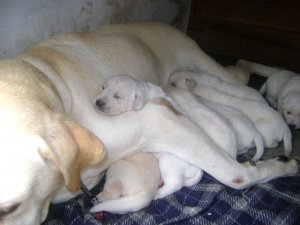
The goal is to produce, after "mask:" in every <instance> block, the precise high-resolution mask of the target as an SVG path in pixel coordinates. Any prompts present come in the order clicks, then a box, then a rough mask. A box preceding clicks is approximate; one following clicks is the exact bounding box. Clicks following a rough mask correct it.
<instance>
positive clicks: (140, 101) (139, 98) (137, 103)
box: [132, 94, 145, 111]
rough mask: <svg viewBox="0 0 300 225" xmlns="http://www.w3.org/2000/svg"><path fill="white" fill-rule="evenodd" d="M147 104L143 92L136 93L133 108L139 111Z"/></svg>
mask: <svg viewBox="0 0 300 225" xmlns="http://www.w3.org/2000/svg"><path fill="white" fill-rule="evenodd" d="M144 104H145V99H144V97H143V95H142V94H135V95H134V100H133V104H132V109H133V110H134V111H139V110H141V109H142V108H143V106H144Z"/></svg>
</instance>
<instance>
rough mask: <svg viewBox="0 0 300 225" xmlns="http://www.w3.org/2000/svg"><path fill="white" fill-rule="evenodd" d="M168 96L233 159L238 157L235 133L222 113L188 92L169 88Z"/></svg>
mask: <svg viewBox="0 0 300 225" xmlns="http://www.w3.org/2000/svg"><path fill="white" fill-rule="evenodd" d="M166 92H167V94H168V95H169V96H170V97H171V98H173V99H174V100H175V101H176V102H177V104H178V107H179V108H180V109H181V111H182V112H183V114H184V115H185V116H187V117H188V118H189V119H191V120H192V121H193V122H194V123H196V125H197V126H199V127H200V128H201V129H202V130H203V131H204V132H205V133H206V134H207V135H208V136H209V137H210V138H211V140H212V141H213V142H214V144H217V145H218V146H219V147H220V148H221V149H223V150H224V151H226V152H227V153H228V154H229V155H230V156H231V157H232V158H234V159H235V158H236V155H237V141H236V137H235V132H234V130H233V128H232V126H231V124H230V123H229V122H228V120H227V119H226V118H225V117H224V116H223V115H222V114H220V113H218V112H216V111H214V110H211V109H210V108H209V107H207V106H206V105H205V104H203V103H202V102H201V101H200V100H199V99H197V98H196V97H195V96H194V95H193V94H192V93H190V92H189V91H188V90H184V89H181V88H169V89H167V90H166Z"/></svg>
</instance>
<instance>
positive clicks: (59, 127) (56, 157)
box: [39, 114, 105, 192]
mask: <svg viewBox="0 0 300 225" xmlns="http://www.w3.org/2000/svg"><path fill="white" fill-rule="evenodd" d="M46 123H47V124H46V130H45V134H44V137H43V139H44V140H45V141H44V143H43V144H41V145H40V147H39V153H40V154H41V156H42V157H43V158H44V159H45V161H47V162H50V163H52V164H54V165H55V166H56V167H57V168H58V169H59V170H60V172H61V173H62V175H63V178H64V181H65V185H66V186H67V188H68V189H69V191H72V192H75V191H78V190H79V188H80V172H81V170H82V169H84V168H85V167H87V166H89V165H94V164H96V163H98V162H100V160H102V159H103V157H104V155H105V154H104V148H103V144H102V142H101V141H100V140H99V139H98V138H97V137H96V136H95V135H93V134H92V133H91V132H89V131H88V130H87V129H85V128H83V127H81V126H80V125H79V124H77V123H75V122H74V121H72V120H71V119H69V118H67V117H65V116H63V115H61V114H53V116H51V118H50V119H49V121H46Z"/></svg>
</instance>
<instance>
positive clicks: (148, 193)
mask: <svg viewBox="0 0 300 225" xmlns="http://www.w3.org/2000/svg"><path fill="white" fill-rule="evenodd" d="M159 182H160V172H159V169H158V163H157V159H156V158H155V157H154V156H153V154H151V153H142V152H141V153H137V154H135V155H133V156H130V157H126V158H124V159H121V160H119V161H117V162H116V163H114V164H113V165H111V166H110V168H109V169H108V170H107V172H106V180H105V185H104V189H103V191H102V192H101V193H99V194H98V195H97V196H96V197H95V198H94V205H95V206H94V207H93V208H92V209H91V212H98V211H105V212H112V213H118V214H124V213H127V212H133V211H138V210H140V209H142V208H144V207H146V206H148V205H149V204H150V202H151V201H152V200H153V199H154V196H155V194H156V192H157V189H158V186H159Z"/></svg>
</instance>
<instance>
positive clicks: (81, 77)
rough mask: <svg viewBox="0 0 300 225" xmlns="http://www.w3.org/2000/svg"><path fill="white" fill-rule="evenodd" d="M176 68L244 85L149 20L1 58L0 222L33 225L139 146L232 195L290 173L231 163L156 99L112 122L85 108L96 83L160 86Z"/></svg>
mask: <svg viewBox="0 0 300 225" xmlns="http://www.w3.org/2000/svg"><path fill="white" fill-rule="evenodd" d="M178 43H180V45H179V44H178ZM179 70H193V71H202V72H210V73H212V74H216V75H218V76H220V77H222V78H223V79H224V80H231V81H232V82H237V83H246V82H247V80H248V77H247V76H244V75H243V74H239V75H237V74H230V73H229V72H228V71H227V70H226V69H225V68H224V67H222V66H221V65H219V64H218V63H216V62H215V61H214V60H213V59H211V58H210V57H209V56H207V55H206V54H205V53H204V52H202V51H201V49H200V48H199V47H198V46H197V45H196V43H195V42H194V41H192V40H191V39H190V38H188V37H187V36H186V35H185V34H183V33H182V32H179V31H178V30H176V29H174V28H172V27H170V26H167V25H163V24H157V23H136V24H134V23H133V24H130V23H129V24H114V25H108V26H105V27H103V28H101V29H100V30H98V31H95V32H91V33H80V34H74V33H73V34H63V35H59V36H56V37H53V38H51V39H49V40H47V41H44V42H42V43H40V44H38V45H36V46H35V47H33V48H31V49H29V50H28V51H27V52H25V53H24V54H22V55H19V56H17V57H15V58H11V59H7V60H1V61H0V86H1V88H0V89H1V92H0V102H1V104H0V115H1V116H0V137H1V138H0V139H1V141H0V177H1V179H2V180H1V185H0V211H1V213H2V214H1V216H2V217H1V222H2V224H5V225H7V224H14V225H19V224H20V225H28V224H39V223H41V222H42V221H44V220H45V218H46V216H47V213H48V206H49V204H50V202H52V203H57V202H62V201H65V200H68V199H70V198H72V197H75V196H77V195H78V194H80V193H81V192H80V191H76V190H78V188H79V184H80V182H79V178H80V179H81V180H82V181H83V183H85V185H86V186H87V188H88V189H91V188H92V187H93V186H94V185H95V184H97V183H98V182H99V180H100V179H101V174H102V173H103V172H104V171H105V170H106V169H107V168H109V167H110V166H111V165H112V164H113V163H114V162H116V161H118V160H120V159H122V158H124V157H126V156H129V155H132V154H134V153H137V152H139V151H142V150H143V151H148V152H167V153H169V154H172V155H175V156H176V157H178V158H181V159H183V160H185V161H186V162H188V163H191V164H193V165H195V166H197V167H199V168H200V169H201V170H203V171H206V172H207V173H208V174H210V175H211V176H213V177H215V178H216V179H217V180H219V181H220V182H222V183H224V184H225V185H228V186H230V187H233V188H238V189H241V188H246V187H249V186H251V185H254V184H257V183H260V182H267V181H269V180H271V179H274V178H277V177H280V176H289V175H294V174H296V173H298V169H299V168H298V163H297V161H296V160H295V159H291V160H289V161H287V162H282V161H278V160H277V159H270V160H267V161H262V162H259V163H257V165H256V166H253V164H249V163H238V162H237V161H236V160H235V159H233V158H231V157H229V156H228V154H226V152H224V151H223V150H222V149H220V148H218V146H215V145H212V143H211V140H210V139H209V138H208V136H207V135H206V134H205V133H204V132H203V131H202V130H201V129H199V128H198V127H197V126H196V125H195V124H194V123H193V122H191V121H190V120H189V119H187V118H186V117H185V116H182V115H178V114H176V113H174V111H173V110H172V109H171V108H170V107H168V106H166V105H165V104H160V103H159V102H157V101H153V100H151V101H149V102H148V103H147V104H146V105H145V106H144V107H143V108H142V109H141V110H140V111H137V112H128V113H124V114H121V115H119V116H116V117H109V116H102V115H99V112H97V111H96V110H95V108H94V107H93V104H91V102H92V101H93V98H94V97H95V94H96V93H97V91H98V90H97V89H98V87H99V84H101V83H103V82H104V80H105V79H107V78H108V77H111V76H113V75H115V74H130V75H132V76H133V77H134V78H137V79H141V80H145V81H149V82H153V83H155V84H158V83H160V84H161V85H165V84H166V83H167V81H168V79H169V75H170V74H171V73H173V72H175V71H179ZM37 80H40V81H41V80H42V81H41V82H36V81H37ZM70 118H72V119H74V120H75V121H76V122H74V121H72V120H71V119H70ZM79 124H80V125H82V126H80V125H79ZM87 129H89V130H90V131H92V132H93V133H94V134H95V135H96V136H97V137H98V138H100V139H101V140H102V141H103V144H104V146H105V150H106V157H105V158H104V159H103V160H101V159H102V158H103V156H104V154H103V152H102V147H103V146H102V145H101V142H100V140H98V139H97V138H95V137H94V135H93V134H92V133H90V132H88V130H87ZM31 138H33V139H31ZM23 143H24V144H23ZM25 143H27V144H25ZM28 143H29V144H28ZM19 155H21V156H26V157H18V156H19ZM224 171H226V172H224ZM79 176H80V177H79ZM18 204H19V205H18Z"/></svg>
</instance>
